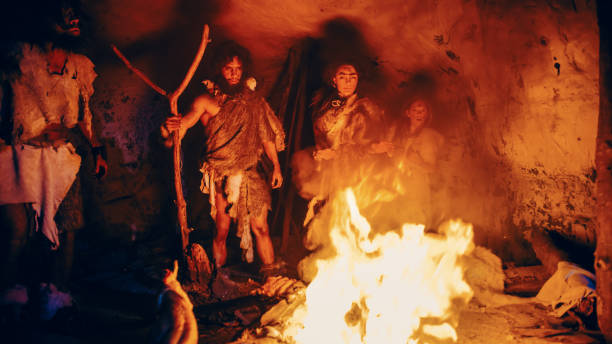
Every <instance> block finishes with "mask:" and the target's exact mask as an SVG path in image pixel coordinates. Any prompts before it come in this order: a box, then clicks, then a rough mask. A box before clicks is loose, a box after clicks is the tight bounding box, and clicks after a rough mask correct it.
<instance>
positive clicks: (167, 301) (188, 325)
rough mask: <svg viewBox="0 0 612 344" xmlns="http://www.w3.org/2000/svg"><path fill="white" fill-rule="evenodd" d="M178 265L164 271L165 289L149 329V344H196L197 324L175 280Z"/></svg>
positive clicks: (185, 297)
mask: <svg viewBox="0 0 612 344" xmlns="http://www.w3.org/2000/svg"><path fill="white" fill-rule="evenodd" d="M177 274H178V263H177V261H176V260H175V261H174V269H173V271H170V270H168V269H166V275H165V277H164V279H163V282H164V285H165V288H164V290H163V291H162V292H161V293H160V294H159V297H158V303H157V305H158V319H157V321H156V322H155V324H154V325H153V328H152V329H151V339H150V343H155V344H196V343H197V342H198V323H197V321H196V318H195V315H194V314H193V304H192V303H191V301H190V300H189V297H188V296H187V293H186V292H185V291H184V290H183V288H182V287H181V284H180V283H179V281H178V280H177V279H176V276H177Z"/></svg>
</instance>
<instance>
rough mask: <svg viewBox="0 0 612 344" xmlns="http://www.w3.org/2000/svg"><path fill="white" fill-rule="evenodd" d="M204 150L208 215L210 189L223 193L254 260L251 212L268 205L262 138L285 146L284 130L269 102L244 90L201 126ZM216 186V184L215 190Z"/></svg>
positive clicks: (213, 211) (280, 147) (279, 147)
mask: <svg viewBox="0 0 612 344" xmlns="http://www.w3.org/2000/svg"><path fill="white" fill-rule="evenodd" d="M206 134H207V141H206V152H205V156H204V163H203V165H202V169H201V171H202V173H203V179H202V185H201V189H202V192H204V193H209V194H210V202H211V215H212V216H213V218H215V216H216V207H215V193H216V192H223V193H224V195H225V196H226V197H227V200H228V202H229V203H230V204H231V207H230V209H229V215H230V216H231V217H232V218H235V219H236V220H237V222H238V236H240V237H241V244H240V246H241V247H242V248H243V249H244V250H246V257H247V261H249V262H251V261H252V260H253V248H252V246H253V245H252V239H251V233H250V232H251V231H250V218H251V216H255V217H258V216H260V215H262V214H263V213H264V212H267V211H268V210H270V207H271V197H270V182H269V176H268V173H267V172H268V171H267V169H266V161H265V159H262V156H263V155H264V146H263V142H264V141H270V142H273V143H274V144H275V146H276V150H277V151H282V150H283V149H284V140H285V134H284V131H283V129H282V125H281V123H280V121H279V119H278V118H277V117H276V115H275V114H274V112H273V111H272V109H271V108H270V106H269V105H268V103H266V101H265V100H264V99H263V98H262V97H260V96H258V95H256V94H255V93H254V92H252V91H249V90H245V91H243V92H242V93H239V94H238V95H236V96H234V97H231V98H229V99H227V100H226V101H225V102H224V103H223V104H222V105H221V109H220V110H219V112H218V113H217V114H216V115H215V116H213V117H212V118H211V119H210V120H209V122H208V125H207V126H206ZM219 188H220V189H219Z"/></svg>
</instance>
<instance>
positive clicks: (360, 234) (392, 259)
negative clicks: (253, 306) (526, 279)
mask: <svg viewBox="0 0 612 344" xmlns="http://www.w3.org/2000/svg"><path fill="white" fill-rule="evenodd" d="M330 202H331V204H330V206H332V207H333V211H334V213H335V214H334V215H333V217H332V222H333V223H332V228H331V234H330V237H331V241H332V245H333V248H334V249H335V252H336V255H335V256H334V257H332V258H329V259H316V260H314V264H315V265H316V269H317V275H316V277H315V278H314V279H313V280H312V282H311V283H310V285H309V286H308V288H307V290H306V302H305V304H303V305H301V306H300V307H298V308H297V309H296V311H295V312H294V313H293V316H292V317H291V318H290V319H288V320H286V323H285V325H286V326H285V333H284V336H285V337H286V338H292V339H293V340H294V341H295V342H297V343H407V342H408V343H422V342H429V341H431V340H434V339H435V338H437V339H440V340H445V341H447V340H452V341H456V340H457V334H456V332H455V329H454V325H456V322H457V316H456V314H455V313H456V307H455V305H457V304H458V303H459V304H460V303H465V302H467V301H469V299H470V298H471V297H472V294H473V293H472V290H471V288H470V287H469V285H468V284H467V283H466V282H465V281H464V279H463V269H462V267H461V265H460V264H459V263H458V260H459V259H460V257H461V256H462V255H466V254H468V253H469V252H470V250H471V249H472V248H473V243H472V238H473V231H472V226H471V225H469V224H466V223H463V222H461V221H460V220H455V221H449V222H447V223H445V224H444V225H443V226H441V228H440V230H439V233H438V234H430V233H425V228H424V226H423V225H414V224H405V225H403V226H402V228H401V231H398V232H395V231H390V232H388V233H385V234H376V235H373V234H372V233H371V227H370V224H369V223H368V221H367V219H366V218H365V217H363V216H362V215H361V213H360V211H359V208H358V206H357V201H356V199H355V195H354V193H353V191H352V189H346V190H344V191H342V192H340V193H339V194H338V195H337V196H336V197H334V198H333V199H331V200H330Z"/></svg>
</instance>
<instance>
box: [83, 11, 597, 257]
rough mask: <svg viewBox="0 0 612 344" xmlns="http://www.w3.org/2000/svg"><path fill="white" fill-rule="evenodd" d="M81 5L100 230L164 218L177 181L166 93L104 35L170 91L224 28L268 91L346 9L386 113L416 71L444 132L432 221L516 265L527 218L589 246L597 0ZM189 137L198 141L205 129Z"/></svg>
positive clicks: (191, 142) (199, 203)
mask: <svg viewBox="0 0 612 344" xmlns="http://www.w3.org/2000/svg"><path fill="white" fill-rule="evenodd" d="M87 9H88V10H89V13H90V14H91V16H92V21H93V23H94V24H95V25H94V27H95V30H94V32H93V33H94V36H95V37H96V39H95V41H96V45H97V46H96V48H95V50H94V51H93V52H92V53H93V54H94V56H92V58H93V59H94V61H95V62H96V64H97V66H96V68H97V71H98V73H99V74H100V77H99V78H98V80H97V82H96V95H95V98H94V99H93V104H92V105H93V108H94V111H95V113H96V114H97V115H98V123H97V124H98V127H99V128H100V131H101V133H102V136H103V137H104V138H105V141H106V143H107V144H108V145H109V147H110V148H111V153H112V154H111V158H112V159H111V164H112V166H111V174H110V175H109V178H108V179H107V180H106V181H105V182H104V184H103V185H100V190H101V193H100V194H101V196H100V199H99V203H100V207H101V208H102V209H105V210H104V211H103V213H105V214H107V215H106V216H105V218H104V219H103V220H102V221H106V225H108V226H109V227H112V226H111V225H112V224H123V225H124V226H125V228H126V231H127V230H129V231H132V232H133V231H145V230H146V229H147V228H148V227H150V226H152V225H154V223H156V222H157V221H160V219H166V220H167V216H166V215H168V214H172V211H168V207H169V204H170V203H169V199H171V197H172V194H171V192H172V189H171V185H172V184H171V181H170V180H168V178H170V171H169V170H170V169H171V165H170V163H169V161H170V160H169V152H168V151H166V150H164V149H163V148H162V147H161V146H160V144H159V140H158V138H157V133H158V127H159V125H160V124H161V123H162V121H163V118H164V117H165V116H166V114H167V112H168V107H167V102H166V101H165V99H164V98H163V97H160V96H157V95H156V94H155V93H154V92H153V91H152V90H150V89H149V88H148V87H147V86H146V85H144V83H142V82H141V81H140V80H138V79H137V78H136V77H135V76H134V75H133V74H131V73H129V72H128V71H127V70H126V69H125V67H124V66H123V65H122V64H121V62H120V61H119V60H118V59H117V58H116V57H115V56H113V54H112V52H111V51H110V48H109V47H108V44H110V43H114V44H117V45H118V46H119V48H120V49H121V50H122V51H123V52H124V53H125V55H127V56H128V57H129V58H130V59H131V60H132V63H133V64H134V65H136V66H138V67H139V68H140V69H142V70H143V71H144V72H145V73H146V74H147V75H148V76H149V77H150V78H151V79H152V80H154V81H155V82H157V83H158V84H159V85H160V86H162V87H163V88H166V89H168V90H172V89H174V88H176V87H177V86H178V84H179V83H180V81H181V80H182V77H183V75H184V73H185V71H186V69H187V67H188V66H189V63H190V62H191V59H192V58H193V55H194V53H195V51H196V49H197V46H198V44H199V39H200V34H201V27H202V25H203V24H205V23H207V24H209V25H210V26H211V34H212V39H213V43H211V44H214V43H215V42H219V41H222V40H223V39H225V38H232V39H235V40H237V41H238V42H239V43H241V44H243V45H245V46H246V47H247V48H249V49H250V50H251V53H252V55H253V57H254V66H255V71H256V76H257V79H258V85H259V86H258V87H259V90H260V91H261V92H262V93H263V94H264V95H265V94H266V93H267V92H268V91H269V89H270V88H271V87H272V84H273V83H274V81H275V80H276V78H277V77H278V73H279V71H280V69H281V67H282V65H283V63H284V60H285V58H286V56H287V52H288V50H289V48H290V47H291V46H293V45H294V44H296V43H297V42H298V41H299V40H301V39H302V38H304V37H307V36H312V37H319V36H320V35H322V30H323V28H324V25H325V23H328V22H329V21H331V20H334V19H337V18H339V17H341V18H344V20H347V21H349V22H351V23H352V24H353V25H354V26H355V27H356V28H357V29H358V30H359V31H360V32H361V33H362V34H363V37H364V38H365V41H366V42H367V43H368V44H369V45H370V48H371V51H373V52H374V53H375V56H373V59H374V60H375V62H376V63H377V65H378V69H379V71H380V75H381V78H380V79H379V80H378V84H377V85H376V86H377V87H376V88H377V89H378V91H379V92H378V94H375V95H374V98H375V99H376V100H377V101H378V102H380V103H381V105H382V106H384V107H387V111H388V112H390V113H392V112H393V111H396V110H395V109H394V108H393V106H390V105H391V104H393V98H397V97H400V96H402V95H406V94H407V93H410V92H413V91H415V90H416V91H418V88H419V87H420V86H422V87H425V86H423V85H419V83H418V82H416V81H415V80H417V81H418V80H419V78H421V79H422V78H423V77H425V78H426V79H427V80H429V81H430V82H429V83H428V84H427V87H429V88H431V95H432V97H433V99H434V100H435V103H434V110H435V119H434V123H433V126H434V127H435V128H436V129H437V130H439V131H440V132H441V133H442V134H443V135H444V136H445V138H446V147H445V148H446V149H445V152H444V154H443V156H442V159H441V164H440V175H439V178H438V179H439V183H437V184H436V186H435V200H436V204H437V208H438V209H437V214H438V217H439V218H449V217H460V218H462V219H464V220H466V221H469V222H472V223H474V225H475V228H476V240H477V241H478V242H479V243H481V244H485V245H487V246H489V247H491V248H493V249H494V250H496V252H498V253H499V254H501V255H502V257H503V258H504V259H512V260H521V259H523V260H524V259H526V258H524V257H525V252H526V250H524V249H523V245H524V244H523V240H522V238H521V236H522V231H523V230H524V229H525V228H531V227H534V228H538V229H551V230H554V231H557V232H559V233H561V234H563V235H564V236H567V237H569V238H572V239H573V240H576V241H578V242H581V243H585V244H587V245H592V244H593V243H594V233H595V230H594V227H593V221H592V217H593V211H594V198H593V194H594V191H593V188H594V178H595V175H594V172H593V171H594V170H593V168H594V152H595V137H596V128H597V116H598V44H599V36H598V26H597V17H596V2H595V1H589V0H574V1H571V0H550V1H535V0H534V1H526V0H525V1H513V0H500V1H484V0H480V1H476V0H447V1H433V0H432V1H401V0H391V1H384V2H381V1H365V0H335V1H323V0H314V1H310V2H302V1H272V0H243V1H223V2H214V1H204V2H200V1H175V0H160V1H144V0H131V1H116V0H102V1H97V2H93V3H90V4H89V5H88V6H87ZM207 56H208V55H206V54H205V57H204V60H203V67H201V68H200V70H199V71H198V73H197V74H196V77H195V78H194V82H192V84H191V85H190V87H189V88H188V89H187V91H186V92H185V95H184V96H183V97H182V98H181V99H180V101H179V108H180V109H181V111H183V112H184V111H186V104H188V103H189V101H190V100H191V99H193V97H194V96H195V95H196V94H198V93H199V92H201V88H200V87H201V86H200V85H199V84H198V81H199V80H201V78H202V77H201V75H202V74H201V73H202V70H204V69H205V66H206V63H207V62H208V60H207ZM196 131H197V130H196ZM200 135H201V133H200ZM186 140H187V142H188V145H187V146H197V145H198V143H199V140H201V136H198V134H197V133H196V134H192V137H191V138H189V137H187V138H186ZM196 155H197V154H196ZM186 159H187V160H186V162H185V164H186V170H187V167H189V170H188V171H186V172H185V173H186V174H187V175H189V174H191V175H194V173H195V174H197V173H196V172H193V170H194V166H195V165H196V164H195V163H194V159H193V158H189V157H186ZM189 159H191V160H189ZM194 178H197V177H194ZM192 184H194V183H192ZM188 185H191V184H188ZM187 192H188V200H189V197H191V198H190V199H191V201H192V202H191V205H190V207H191V208H192V214H191V217H192V222H193V221H196V222H198V221H200V222H202V223H205V224H206V225H210V221H208V222H206V220H201V219H200V218H201V216H200V217H198V216H196V215H194V214H193V212H203V211H204V212H205V211H206V206H205V201H203V200H202V196H201V195H200V196H198V195H197V192H192V193H190V192H189V190H188V191H187ZM189 194H191V196H190V195H189ZM121 209H123V211H120V210H121ZM125 209H133V210H134V211H130V212H127V213H126V212H125ZM198 219H199V220H198ZM169 222H170V223H171V222H172V221H169ZM192 225H194V226H198V224H197V223H196V224H193V223H192ZM134 228H136V229H134Z"/></svg>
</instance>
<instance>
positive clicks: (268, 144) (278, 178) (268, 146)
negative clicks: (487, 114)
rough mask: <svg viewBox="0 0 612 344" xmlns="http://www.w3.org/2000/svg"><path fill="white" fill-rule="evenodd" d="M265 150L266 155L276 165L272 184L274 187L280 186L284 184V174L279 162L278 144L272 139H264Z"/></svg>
mask: <svg viewBox="0 0 612 344" xmlns="http://www.w3.org/2000/svg"><path fill="white" fill-rule="evenodd" d="M263 146H264V151H265V152H266V155H267V156H268V158H269V159H270V161H272V164H273V165H274V171H273V172H272V180H271V182H270V184H271V185H272V188H273V189H277V188H280V187H281V185H283V174H282V173H281V170H280V164H279V163H278V154H277V153H276V145H275V144H274V142H272V141H264V142H263Z"/></svg>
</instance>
